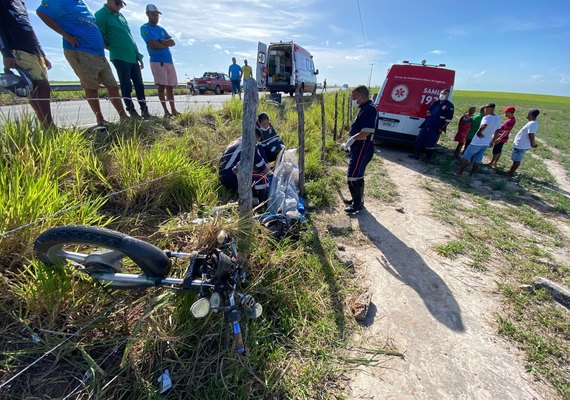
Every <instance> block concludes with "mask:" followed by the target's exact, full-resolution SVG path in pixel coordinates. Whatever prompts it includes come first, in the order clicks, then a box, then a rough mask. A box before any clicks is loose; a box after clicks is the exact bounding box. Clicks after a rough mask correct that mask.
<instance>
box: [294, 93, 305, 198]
mask: <svg viewBox="0 0 570 400" xmlns="http://www.w3.org/2000/svg"><path fill="white" fill-rule="evenodd" d="M295 102H296V103H297V115H298V119H299V195H300V196H301V197H305V110H304V108H303V96H301V94H300V93H299V91H297V92H295Z"/></svg>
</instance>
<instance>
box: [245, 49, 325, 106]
mask: <svg viewBox="0 0 570 400" xmlns="http://www.w3.org/2000/svg"><path fill="white" fill-rule="evenodd" d="M318 73H319V70H318V69H317V70H315V64H314V63H313V56H312V55H311V53H309V52H308V51H307V50H305V49H304V48H302V47H301V46H299V45H298V44H295V43H293V42H285V43H284V42H274V43H269V46H267V45H266V44H265V43H261V42H259V43H258V45H257V73H256V79H257V85H258V87H259V89H260V90H267V91H269V92H270V93H278V92H283V93H289V94H290V95H291V96H292V95H293V94H294V93H295V91H296V90H299V92H300V93H301V94H303V93H315V92H316V90H317V74H318Z"/></svg>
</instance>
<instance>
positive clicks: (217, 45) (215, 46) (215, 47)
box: [214, 43, 222, 50]
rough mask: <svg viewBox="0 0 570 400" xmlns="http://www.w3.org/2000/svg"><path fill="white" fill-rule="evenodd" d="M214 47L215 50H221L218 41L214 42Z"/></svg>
mask: <svg viewBox="0 0 570 400" xmlns="http://www.w3.org/2000/svg"><path fill="white" fill-rule="evenodd" d="M214 49H216V50H222V46H220V45H219V44H218V43H216V44H215V45H214Z"/></svg>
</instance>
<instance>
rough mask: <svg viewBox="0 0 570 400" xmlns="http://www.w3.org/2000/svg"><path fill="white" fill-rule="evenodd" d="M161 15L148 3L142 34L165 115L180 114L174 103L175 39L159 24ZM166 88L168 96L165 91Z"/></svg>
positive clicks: (175, 83) (176, 84)
mask: <svg viewBox="0 0 570 400" xmlns="http://www.w3.org/2000/svg"><path fill="white" fill-rule="evenodd" d="M159 15H162V13H161V12H160V11H158V8H157V7H156V6H155V5H154V4H147V6H146V16H147V17H148V23H146V24H144V25H143V26H141V36H142V38H143V40H144V41H145V43H146V48H147V49H148V54H149V55H150V69H151V71H152V75H153V76H154V83H155V85H156V86H157V87H158V98H159V99H160V103H161V104H162V109H163V110H164V116H165V117H172V116H176V115H178V111H176V107H175V105H174V92H173V88H175V87H176V86H178V77H177V76H176V69H175V68H174V63H173V62H172V54H170V47H172V46H174V45H175V44H176V43H174V39H172V37H171V36H170V35H169V34H168V32H166V30H165V29H164V28H163V27H162V26H159V25H158V20H159V18H160V17H159ZM165 90H166V97H165V96H164V92H165ZM167 99H168V103H170V110H171V111H170V112H169V111H168V107H167V105H166V100H167Z"/></svg>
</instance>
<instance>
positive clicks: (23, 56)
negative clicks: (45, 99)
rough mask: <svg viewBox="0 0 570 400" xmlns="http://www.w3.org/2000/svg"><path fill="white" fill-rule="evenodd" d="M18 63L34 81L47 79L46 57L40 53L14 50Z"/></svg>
mask: <svg viewBox="0 0 570 400" xmlns="http://www.w3.org/2000/svg"><path fill="white" fill-rule="evenodd" d="M12 54H14V58H15V59H16V65H17V66H18V67H20V68H22V69H23V70H25V71H26V72H27V73H28V75H30V78H32V80H34V81H47V79H48V76H47V67H46V59H45V58H44V57H43V56H40V55H38V54H30V53H27V52H25V51H22V50H12Z"/></svg>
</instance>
